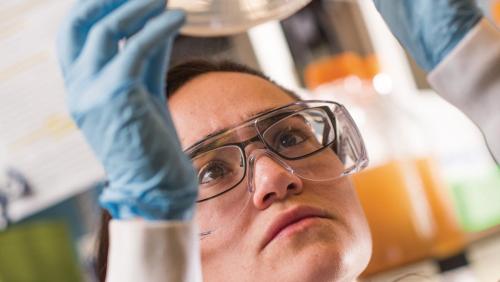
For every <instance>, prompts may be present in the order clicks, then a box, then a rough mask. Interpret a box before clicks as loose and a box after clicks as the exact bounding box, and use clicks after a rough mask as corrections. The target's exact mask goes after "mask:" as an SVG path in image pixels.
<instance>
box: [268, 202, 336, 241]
mask: <svg viewBox="0 0 500 282" xmlns="http://www.w3.org/2000/svg"><path fill="white" fill-rule="evenodd" d="M307 218H329V219H331V218H332V217H331V216H329V215H328V214H327V213H326V212H325V211H323V210H321V209H317V208H313V207H307V206H299V207H294V208H291V209H289V210H287V211H285V212H283V213H281V214H280V215H279V216H278V217H277V218H276V219H275V220H274V221H273V222H272V223H271V225H270V226H269V228H267V231H266V233H265V236H264V240H263V241H262V244H261V250H262V249H264V248H265V247H266V246H267V245H268V244H269V243H270V242H271V241H273V240H274V238H276V237H277V236H278V234H280V232H281V231H283V230H284V229H285V228H287V227H289V226H290V225H292V224H295V223H298V222H299V221H301V220H304V219H307Z"/></svg>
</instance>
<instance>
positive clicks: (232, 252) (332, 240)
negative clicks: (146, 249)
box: [169, 72, 371, 281]
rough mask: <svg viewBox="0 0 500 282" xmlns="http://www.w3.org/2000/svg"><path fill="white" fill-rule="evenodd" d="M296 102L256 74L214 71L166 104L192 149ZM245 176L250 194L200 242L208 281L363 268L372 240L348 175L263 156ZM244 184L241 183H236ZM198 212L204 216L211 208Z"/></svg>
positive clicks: (340, 274)
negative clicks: (304, 170) (294, 169)
mask: <svg viewBox="0 0 500 282" xmlns="http://www.w3.org/2000/svg"><path fill="white" fill-rule="evenodd" d="M291 102H294V100H293V98H291V97H290V96H288V95H287V94H286V93H285V92H284V91H283V90H281V89H280V88H279V87H277V86H275V85H274V84H272V83H270V82H268V81H266V80H264V79H262V78H259V77H257V76H253V75H249V74H243V73H233V72H214V73H208V74H204V75H201V76H199V77H197V78H195V79H193V80H192V81H190V82H188V83H187V84H185V85H184V86H183V87H181V88H180V89H179V90H178V91H177V92H176V93H175V95H173V97H171V98H170V99H169V107H170V111H171V114H172V118H173V120H174V123H175V126H176V128H177V131H178V134H179V138H180V140H181V143H182V146H183V148H187V147H189V146H190V145H192V144H194V143H195V142H197V141H199V140H201V139H203V138H204V137H205V136H207V135H209V134H211V133H213V132H217V131H219V130H221V129H225V128H228V127H232V126H234V125H237V124H239V123H241V122H242V121H245V120H247V119H249V118H251V117H252V116H254V115H255V114H256V113H259V112H262V111H265V110H267V109H272V108H276V107H279V106H283V105H286V104H289V103H291ZM311 169H314V164H311ZM247 175H248V174H247ZM247 177H253V180H254V187H253V188H254V189H253V192H247V193H243V195H245V197H248V199H249V200H248V204H247V205H246V206H245V208H244V209H241V210H243V211H242V212H241V213H238V214H236V215H234V216H232V217H229V218H231V220H230V221H229V220H228V222H225V223H221V224H220V226H222V227H221V230H220V232H215V233H214V234H212V235H209V236H207V237H205V238H204V239H203V240H201V252H202V266H203V276H204V279H205V280H206V281H352V280H354V279H355V278H356V277H357V276H358V275H359V274H360V273H361V272H362V271H363V269H364V268H365V267H366V265H367V264H368V261H369V259H370V255H371V239H370V234H369V231H368V227H367V224H366V221H365V218H364V214H363V211H362V209H361V207H360V204H359V202H358V199H357V197H356V194H355V190H354V189H353V187H352V184H351V182H350V181H349V179H348V178H345V177H344V178H341V179H337V180H335V181H323V182H318V181H316V182H313V181H309V180H305V179H301V178H300V177H298V176H296V175H294V174H291V173H290V172H288V171H287V170H286V169H284V168H283V167H282V166H281V165H280V164H279V163H278V162H276V161H275V160H273V159H271V158H269V157H267V156H265V155H264V156H262V157H259V158H258V159H257V161H256V162H255V163H254V172H253V175H252V176H247ZM246 185H247V181H243V182H242V184H240V185H239V186H237V187H235V188H234V189H246V187H243V186H246ZM223 196H224V195H223ZM239 210H240V209H239ZM198 212H199V213H200V215H199V216H198V217H197V218H202V220H204V219H203V218H204V215H203V214H201V213H206V210H203V209H200V210H198ZM306 215H307V216H306ZM205 216H208V215H205ZM305 216H306V217H305Z"/></svg>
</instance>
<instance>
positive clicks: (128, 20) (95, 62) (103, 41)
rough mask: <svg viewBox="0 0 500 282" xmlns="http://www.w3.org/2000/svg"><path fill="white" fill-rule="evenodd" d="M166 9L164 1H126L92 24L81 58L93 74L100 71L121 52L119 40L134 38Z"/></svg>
mask: <svg viewBox="0 0 500 282" xmlns="http://www.w3.org/2000/svg"><path fill="white" fill-rule="evenodd" d="M164 10H165V1H164V0H148V1H144V0H134V1H129V2H127V3H125V4H124V5H122V6H121V7H119V8H118V9H116V10H115V11H113V12H112V13H111V14H110V15H109V16H107V17H105V18H104V19H102V20H101V21H100V22H98V23H97V24H96V25H94V26H93V27H92V29H91V31H90V34H89V36H88V40H87V42H86V43H85V47H84V49H83V51H82V55H81V56H80V58H79V60H82V61H84V63H85V64H86V69H87V70H88V71H89V72H90V73H96V72H98V71H99V70H100V69H101V68H102V67H103V66H104V65H105V64H106V63H108V62H109V61H110V60H111V59H112V58H113V57H114V56H115V55H116V54H117V53H118V41H119V40H120V39H122V38H128V37H131V36H132V35H134V34H135V33H136V32H138V31H139V30H141V29H142V28H143V27H144V25H145V24H146V23H147V22H148V21H149V20H151V19H152V18H154V17H155V16H157V15H159V14H160V13H161V12H163V11H164Z"/></svg>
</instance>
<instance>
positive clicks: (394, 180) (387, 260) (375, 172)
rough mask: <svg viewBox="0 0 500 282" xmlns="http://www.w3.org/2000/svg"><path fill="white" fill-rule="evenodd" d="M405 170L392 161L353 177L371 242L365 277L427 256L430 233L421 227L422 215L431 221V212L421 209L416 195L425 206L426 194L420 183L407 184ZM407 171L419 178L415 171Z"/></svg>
mask: <svg viewBox="0 0 500 282" xmlns="http://www.w3.org/2000/svg"><path fill="white" fill-rule="evenodd" d="M405 167H406V166H403V165H402V163H401V162H397V161H391V162H388V163H386V164H384V165H381V166H377V167H374V168H371V169H367V170H365V171H362V172H360V173H357V174H356V175H354V176H353V181H354V184H355V186H356V190H357V193H358V196H359V199H360V201H361V204H362V206H363V209H364V211H365V214H366V217H367V220H368V224H369V225H370V229H371V232H372V240H373V254H372V259H371V261H370V264H369V265H368V268H367V269H366V270H365V272H364V275H369V274H374V273H377V272H380V271H383V270H387V269H390V268H394V267H397V266H400V265H403V264H406V263H410V262H414V261H416V260H419V259H422V258H425V257H426V256H429V255H430V251H431V246H432V245H431V244H432V236H433V234H432V230H431V233H430V234H429V230H428V228H427V230H426V228H425V224H422V215H424V216H426V217H427V218H424V219H428V220H430V219H431V218H430V210H429V208H428V206H426V205H425V204H426V203H424V205H423V206H422V197H420V198H419V197H415V195H416V194H419V195H421V196H423V197H424V198H423V199H424V202H425V192H424V191H423V188H422V186H421V183H420V185H411V184H410V182H408V178H407V172H408V170H407V169H405ZM410 168H413V173H415V174H416V175H417V177H418V174H417V172H416V170H415V167H414V166H410ZM412 189H413V190H412ZM416 199H418V200H416ZM427 223H429V221H428V222H427ZM431 224H432V222H431ZM427 226H429V225H428V224H427ZM431 226H432V225H431Z"/></svg>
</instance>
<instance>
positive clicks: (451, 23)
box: [374, 0, 482, 71]
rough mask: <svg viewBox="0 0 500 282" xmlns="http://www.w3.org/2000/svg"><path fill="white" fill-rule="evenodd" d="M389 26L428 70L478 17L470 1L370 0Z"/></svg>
mask: <svg viewBox="0 0 500 282" xmlns="http://www.w3.org/2000/svg"><path fill="white" fill-rule="evenodd" d="M374 2H375V6H376V7H377V9H378V10H379V12H380V13H381V14H382V17H383V18H384V19H385V21H386V23H387V24H388V25H389V28H390V29H391V31H392V32H393V33H394V35H395V36H396V37H397V38H398V39H399V41H400V42H401V43H402V45H403V46H404V47H405V48H406V49H407V50H408V51H409V52H410V54H411V55H412V56H413V58H414V59H415V60H416V61H417V63H418V64H419V65H420V66H421V67H422V68H424V69H425V70H427V71H429V70H432V69H433V68H434V67H435V66H436V65H437V64H439V63H440V62H441V61H442V60H443V59H444V57H446V55H448V53H449V52H450V51H451V50H453V48H455V46H456V45H457V44H458V42H459V41H460V40H462V38H464V36H465V35H466V34H467V32H469V31H470V30H471V29H472V28H473V27H474V25H475V24H476V23H477V22H478V21H479V20H480V19H481V17H482V13H481V11H480V10H479V8H478V7H477V6H476V4H475V2H474V0H374Z"/></svg>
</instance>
